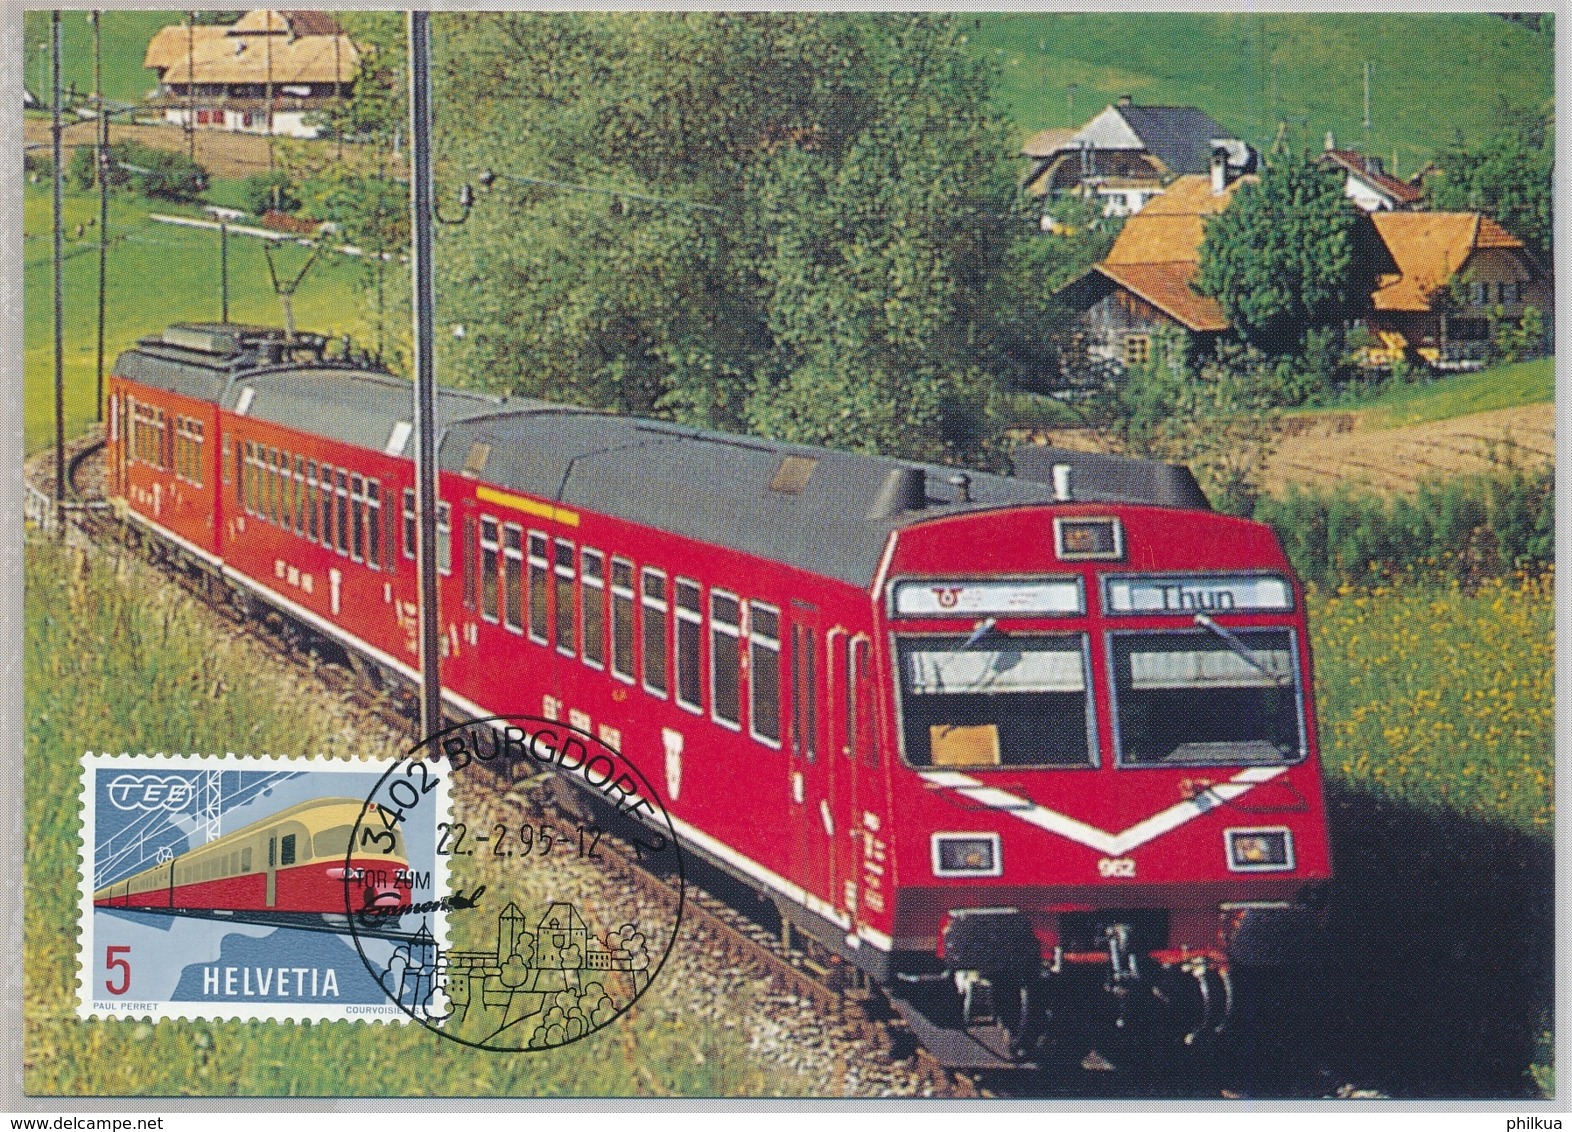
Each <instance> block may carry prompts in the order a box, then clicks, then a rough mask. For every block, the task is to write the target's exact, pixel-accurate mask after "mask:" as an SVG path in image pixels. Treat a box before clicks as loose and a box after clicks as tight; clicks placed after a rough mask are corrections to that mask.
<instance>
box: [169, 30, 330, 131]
mask: <svg viewBox="0 0 1572 1132" xmlns="http://www.w3.org/2000/svg"><path fill="white" fill-rule="evenodd" d="M142 65H143V66H145V67H147V68H148V69H150V70H153V71H156V72H157V73H158V90H157V91H155V92H154V93H153V94H152V95H151V96H150V97H149V99H148V102H149V105H151V106H154V107H156V108H158V109H160V110H162V111H163V115H164V119H165V121H167V122H170V123H172V124H174V125H177V126H186V125H188V124H189V125H192V126H197V127H205V128H213V129H224V130H235V131H244V132H249V133H265V134H276V135H280V136H286V137H297V138H312V137H316V136H317V134H318V133H319V132H320V131H319V128H318V127H317V125H315V124H314V123H313V122H312V121H311V120H310V119H309V117H308V116H310V115H312V114H315V113H320V112H321V111H324V110H327V109H329V108H330V107H332V106H333V105H334V104H335V103H336V102H337V101H339V100H341V99H345V98H348V97H350V96H351V94H352V93H353V91H354V86H355V76H356V74H357V73H358V72H359V68H360V49H359V48H357V47H356V46H355V44H354V42H353V41H352V40H351V39H350V38H349V36H348V35H347V34H345V32H344V29H343V28H341V27H340V26H339V24H338V21H336V20H334V19H333V17H332V16H330V15H329V14H328V13H326V12H316V11H293V10H292V11H280V10H273V9H257V10H255V11H250V12H247V13H246V14H245V15H243V16H242V17H241V18H240V19H239V20H238V21H237V22H235V23H233V24H231V25H229V26H227V27H225V26H215V25H195V26H193V25H190V24H175V25H172V26H170V27H166V28H161V29H160V30H159V32H158V34H157V35H155V36H153V39H152V41H151V42H150V43H149V44H148V45H147V54H146V56H145V58H144V60H143V64H142Z"/></svg>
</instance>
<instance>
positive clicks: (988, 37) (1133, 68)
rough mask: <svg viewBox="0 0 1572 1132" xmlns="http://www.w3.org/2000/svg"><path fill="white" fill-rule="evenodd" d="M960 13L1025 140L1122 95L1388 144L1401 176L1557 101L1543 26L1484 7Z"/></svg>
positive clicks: (1380, 149) (1295, 133) (1077, 121)
mask: <svg viewBox="0 0 1572 1132" xmlns="http://www.w3.org/2000/svg"><path fill="white" fill-rule="evenodd" d="M971 23H972V27H971V28H970V29H969V34H970V37H971V42H972V45H973V47H974V48H975V49H976V51H977V52H978V54H979V55H980V56H981V57H983V58H985V59H990V60H992V61H993V62H994V63H995V64H996V65H997V67H998V68H999V72H1000V76H1001V77H1000V82H999V86H998V90H999V93H998V96H997V97H998V100H999V104H1000V107H1001V109H1002V110H1004V111H1005V113H1006V114H1007V115H1008V117H1009V118H1010V119H1011V120H1012V121H1013V122H1015V123H1016V124H1017V125H1018V126H1019V127H1020V129H1021V131H1022V133H1021V140H1023V141H1024V140H1025V138H1026V137H1027V136H1029V135H1030V134H1032V133H1035V132H1036V131H1038V130H1041V129H1045V128H1047V127H1050V126H1079V125H1081V124H1082V123H1084V122H1086V121H1087V120H1088V119H1090V118H1091V117H1092V116H1093V115H1094V114H1096V113H1097V112H1098V111H1100V110H1102V108H1103V107H1104V106H1107V105H1108V104H1109V103H1111V102H1113V101H1114V100H1116V99H1117V98H1119V97H1120V96H1121V95H1125V94H1128V95H1130V96H1132V97H1133V98H1134V100H1135V101H1136V102H1137V103H1145V104H1147V105H1178V106H1197V107H1200V108H1201V109H1202V110H1205V111H1206V112H1207V113H1208V114H1210V115H1211V116H1212V117H1213V118H1215V119H1216V120H1217V121H1218V122H1219V123H1221V124H1222V125H1224V126H1225V127H1227V128H1228V129H1230V130H1233V131H1235V132H1236V133H1237V134H1238V136H1239V137H1241V138H1243V139H1245V140H1246V141H1249V142H1251V143H1252V144H1254V145H1256V146H1258V147H1260V148H1262V149H1263V150H1264V149H1267V148H1268V147H1270V145H1271V144H1272V143H1273V141H1274V140H1275V138H1276V136H1277V129H1278V125H1279V123H1284V122H1286V123H1287V125H1288V127H1289V131H1290V132H1289V137H1288V141H1289V143H1290V144H1291V145H1292V146H1293V147H1294V148H1295V149H1304V148H1309V149H1315V150H1319V149H1320V148H1321V146H1322V141H1323V135H1324V134H1325V133H1326V131H1328V130H1331V131H1333V132H1334V134H1335V136H1336V138H1337V141H1338V144H1339V145H1344V146H1351V147H1357V148H1364V149H1366V151H1367V152H1369V153H1372V154H1376V155H1380V156H1381V157H1387V158H1389V157H1391V156H1393V155H1394V154H1395V155H1396V158H1397V161H1396V165H1395V167H1396V169H1397V170H1398V172H1400V173H1401V174H1402V175H1403V176H1408V175H1409V174H1412V173H1413V172H1414V171H1415V170H1416V169H1418V168H1419V166H1420V165H1421V164H1422V163H1423V162H1425V161H1426V160H1428V159H1429V158H1430V156H1431V154H1433V153H1434V152H1435V150H1436V149H1437V148H1438V147H1439V146H1442V145H1446V144H1447V143H1449V142H1451V141H1452V140H1453V135H1454V132H1457V133H1461V134H1462V136H1463V137H1464V138H1465V139H1466V140H1467V141H1469V142H1470V143H1478V142H1479V141H1482V140H1483V139H1484V138H1486V137H1488V136H1489V134H1490V132H1491V131H1492V129H1493V125H1492V115H1493V114H1494V113H1495V112H1496V109H1497V107H1498V106H1499V105H1503V104H1505V105H1511V106H1515V107H1526V108H1530V109H1534V110H1538V111H1548V110H1549V109H1550V108H1551V106H1552V105H1553V98H1554V88H1553V78H1552V76H1553V75H1554V73H1555V72H1554V66H1553V58H1554V51H1553V45H1552V41H1551V38H1550V36H1548V35H1545V34H1542V33H1534V32H1531V31H1529V30H1528V29H1526V28H1524V27H1522V26H1521V25H1518V24H1513V23H1508V22H1507V21H1505V20H1502V19H1500V18H1498V17H1495V16H1490V15H1485V14H1483V13H1478V14H1456V13H1453V14H1425V15H1420V14H1417V13H1415V14H1404V13H1365V14H1347V13H1343V14H1318V15H1306V14H1287V13H1283V14H1275V13H1274V14H1269V15H1262V14H1256V13H1247V12H1234V13H1210V12H1182V13H1181V12H1164V13H1125V12H1083V13H1056V14H1042V13H1028V12H1014V13H1007V14H995V15H989V16H979V17H974V18H972V19H971ZM1367 62H1368V63H1369V64H1370V65H1371V125H1370V130H1369V136H1368V138H1366V134H1365V130H1364V128H1363V118H1364V67H1365V64H1366V63H1367Z"/></svg>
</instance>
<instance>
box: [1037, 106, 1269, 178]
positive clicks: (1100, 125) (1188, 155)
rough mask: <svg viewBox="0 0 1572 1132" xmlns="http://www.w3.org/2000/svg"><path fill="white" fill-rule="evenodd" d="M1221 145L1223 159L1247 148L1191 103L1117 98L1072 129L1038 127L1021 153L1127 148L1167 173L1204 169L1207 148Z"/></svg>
mask: <svg viewBox="0 0 1572 1132" xmlns="http://www.w3.org/2000/svg"><path fill="white" fill-rule="evenodd" d="M1223 142H1232V143H1234V144H1232V145H1229V146H1227V148H1228V149H1229V151H1230V152H1229V160H1230V161H1231V162H1233V163H1234V164H1240V163H1241V160H1240V155H1241V154H1242V153H1243V154H1248V147H1247V146H1245V145H1244V143H1242V142H1239V141H1238V140H1237V139H1235V138H1233V137H1232V136H1231V135H1230V134H1229V133H1228V131H1227V130H1225V129H1223V127H1222V126H1220V125H1218V124H1217V122H1216V121H1215V120H1214V119H1213V118H1212V117H1211V115H1209V114H1206V113H1204V112H1202V111H1200V110H1197V109H1196V108H1195V107H1193V106H1137V105H1135V104H1133V103H1129V102H1124V101H1120V102H1118V103H1116V104H1114V105H1113V106H1109V107H1106V108H1105V109H1104V110H1102V112H1101V113H1099V114H1097V115H1096V116H1095V117H1094V118H1093V119H1092V120H1091V121H1090V122H1087V123H1086V124H1085V125H1084V126H1082V127H1081V128H1080V129H1078V130H1070V129H1064V128H1053V129H1047V130H1041V131H1039V132H1038V133H1035V134H1033V135H1032V136H1031V137H1030V138H1028V139H1027V140H1026V144H1025V145H1023V146H1022V147H1021V152H1022V153H1023V154H1024V155H1025V156H1027V157H1032V158H1036V159H1038V160H1043V159H1046V158H1051V157H1053V156H1055V155H1056V154H1059V153H1064V152H1065V151H1069V150H1077V149H1080V148H1081V147H1082V146H1088V147H1090V148H1092V149H1097V150H1131V151H1135V152H1139V153H1147V154H1150V155H1151V156H1152V157H1154V158H1156V159H1157V160H1158V161H1159V162H1160V163H1161V164H1162V166H1163V167H1164V171H1165V172H1167V173H1170V174H1183V173H1205V172H1207V171H1208V170H1209V169H1210V168H1211V164H1212V150H1213V149H1214V148H1216V147H1217V146H1218V145H1219V144H1220V143H1223Z"/></svg>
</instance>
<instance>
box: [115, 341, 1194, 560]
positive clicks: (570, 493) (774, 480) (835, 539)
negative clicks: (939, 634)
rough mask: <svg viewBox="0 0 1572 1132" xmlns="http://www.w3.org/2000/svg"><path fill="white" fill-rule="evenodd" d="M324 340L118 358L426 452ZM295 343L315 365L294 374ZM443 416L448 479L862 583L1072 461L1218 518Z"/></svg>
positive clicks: (1161, 479)
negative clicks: (884, 559) (910, 530)
mask: <svg viewBox="0 0 1572 1132" xmlns="http://www.w3.org/2000/svg"><path fill="white" fill-rule="evenodd" d="M324 341H325V340H324V339H321V338H320V337H316V336H309V335H306V336H302V335H297V336H296V338H295V339H292V340H291V339H284V338H283V335H282V332H281V331H270V330H268V329H267V328H259V327H240V326H235V325H233V324H179V325H177V326H176V327H172V328H171V329H170V330H169V331H166V332H165V333H164V334H163V335H161V336H159V337H158V338H150V339H144V340H143V341H142V342H141V343H140V344H139V345H138V347H137V349H135V350H132V351H128V352H127V354H125V355H122V358H121V360H120V362H118V363H117V366H118V367H119V371H120V372H121V373H123V374H124V376H126V377H128V378H133V379H136V380H151V381H152V382H153V383H154V384H156V385H158V386H159V387H160V388H166V389H176V390H177V391H182V390H183V389H187V388H189V389H192V390H198V389H206V390H209V391H210V392H208V393H206V394H201V393H193V394H192V395H199V396H200V395H205V396H207V397H208V399H212V400H218V401H220V402H221V403H222V404H223V406H224V407H225V408H226V409H228V410H230V411H232V412H234V413H236V414H238V415H242V416H249V417H252V418H255V419H259V420H267V421H270V422H273V423H276V424H280V425H284V426H287V427H291V428H295V429H299V430H301V431H305V432H310V433H315V434H317V435H320V436H325V437H328V438H331V439H333V440H337V441H340V442H343V443H346V444H353V445H356V446H358V447H361V448H365V449H370V450H372V451H377V452H385V453H387V454H389V455H394V456H409V455H412V454H413V451H414V449H413V446H412V444H411V443H410V441H411V440H412V438H413V432H414V430H413V427H412V417H413V412H412V400H413V398H412V386H411V385H410V383H409V382H407V381H405V380H403V379H401V378H398V377H395V376H393V375H391V374H389V373H386V372H383V371H378V370H373V369H369V368H365V367H356V366H352V365H348V364H343V363H328V362H325V361H323V360H322V357H323V351H322V344H323V343H324ZM312 347H315V352H314V353H313V352H312ZM289 348H295V349H298V350H299V352H300V353H301V354H302V355H303V356H306V357H308V358H314V359H315V362H311V361H307V362H305V363H304V364H301V363H298V362H297V363H295V364H288V363H287V354H288V349H289ZM143 375H145V376H143ZM204 383H206V384H204ZM437 414H438V420H439V426H440V429H441V434H440V436H439V458H440V465H441V467H442V468H443V469H444V470H445V471H447V472H450V473H453V474H457V475H464V476H469V477H471V478H477V479H480V480H483V481H485V482H487V483H490V484H494V485H496V486H497V487H500V488H505V489H508V490H513V491H518V492H521V493H525V494H528V495H531V496H534V497H536V498H544V499H550V500H553V501H555V502H557V503H559V504H561V505H563V506H565V507H570V508H582V509H584V510H589V511H595V512H599V513H602V514H606V515H612V516H616V517H619V518H623V519H627V520H629V521H630V522H636V523H639V524H642V525H646V526H651V527H654V528H657V529H659V530H664V531H667V532H670V533H672V534H676V535H681V536H685V537H688V538H692V539H695V540H697V541H700V542H706V543H711V544H714V545H717V546H724V547H729V548H732V549H735V550H740V551H743V552H744V553H748V554H752V555H756V556H759V557H762V558H768V559H771V560H773V561H777V562H783V563H786V564H788V565H791V566H795V567H799V568H801V569H804V570H807V571H810V572H812V573H816V574H820V575H824V576H827V577H831V578H836V579H839V580H841V581H845V582H848V583H851V584H853V585H856V586H859V587H863V588H866V587H867V586H868V585H869V584H870V583H871V582H872V579H873V576H874V574H875V573H876V571H877V569H878V564H879V559H880V558H881V556H882V555H883V553H884V548H885V545H886V543H887V542H888V538H889V533H890V531H892V530H895V529H898V528H901V527H906V526H911V525H913V524H915V523H919V522H925V521H928V520H932V519H936V518H941V517H945V516H948V515H954V514H961V513H964V512H967V511H981V510H989V509H993V508H998V507H1005V506H1012V505H1021V504H1033V503H1035V504H1051V503H1062V502H1065V501H1066V500H1065V499H1063V498H1060V497H1059V496H1058V495H1056V493H1055V487H1054V482H1053V481H1054V468H1055V467H1057V466H1065V467H1068V468H1069V481H1070V485H1071V492H1070V497H1069V498H1070V499H1071V500H1073V501H1074V502H1078V503H1125V504H1140V505H1146V506H1156V507H1167V508H1183V509H1195V510H1207V509H1209V505H1208V504H1207V501H1206V498H1205V496H1204V495H1202V493H1201V491H1200V489H1199V487H1197V486H1196V483H1195V479H1194V477H1192V476H1191V475H1190V473H1189V471H1188V470H1186V469H1184V468H1177V467H1173V466H1170V465H1167V464H1162V463H1158V462H1156V461H1149V460H1133V459H1129V458H1126V457H1118V456H1107V455H1103V454H1099V453H1091V452H1077V451H1069V450H1066V449H1060V448H1046V447H1036V446H1026V447H1024V448H1021V449H1017V451H1016V454H1015V465H1016V472H1017V474H1016V475H1014V476H1000V475H991V474H988V473H984V472H971V471H962V470H961V469H958V468H950V467H942V466H939V465H932V464H922V463H916V462H912V461H905V460H895V459H890V458H887V457H881V456H866V455H859V454H856V453H850V452H840V451H836V450H834V449H826V448H813V447H809V446H806V445H800V444H787V443H783V442H779V441H773V440H764V439H759V438H755V437H747V436H737V435H732V434H727V433H719V432H709V431H704V430H700V429H693V428H686V427H683V426H680V425H676V424H672V423H670V422H666V421H657V420H646V419H641V418H637V417H628V416H621V415H618V414H614V413H605V412H597V411H594V410H588V409H580V408H573V407H569V406H562V405H553V404H550V403H548V402H544V401H535V400H529V399H522V398H505V397H498V396H493V395H488V394H482V393H475V392H468V391H463V390H456V389H442V390H440V391H439V393H438V398H437Z"/></svg>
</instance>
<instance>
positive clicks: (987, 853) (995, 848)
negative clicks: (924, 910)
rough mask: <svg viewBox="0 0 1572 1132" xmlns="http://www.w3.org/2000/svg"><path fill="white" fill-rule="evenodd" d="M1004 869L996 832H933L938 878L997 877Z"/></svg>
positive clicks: (935, 866)
mask: <svg viewBox="0 0 1572 1132" xmlns="http://www.w3.org/2000/svg"><path fill="white" fill-rule="evenodd" d="M1002 872H1004V861H1003V859H1002V857H1001V856H1000V853H999V835H998V834H997V833H936V834H934V835H933V875H934V876H936V877H996V876H998V875H999V874H1000V873H1002Z"/></svg>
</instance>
